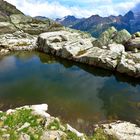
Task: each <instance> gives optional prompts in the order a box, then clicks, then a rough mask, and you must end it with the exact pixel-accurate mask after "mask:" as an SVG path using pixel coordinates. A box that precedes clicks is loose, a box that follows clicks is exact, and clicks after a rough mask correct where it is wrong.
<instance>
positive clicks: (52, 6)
mask: <svg viewBox="0 0 140 140" xmlns="http://www.w3.org/2000/svg"><path fill="white" fill-rule="evenodd" d="M6 1H8V2H9V3H12V4H13V5H15V6H16V7H17V8H18V9H20V10H21V11H22V12H24V13H25V14H28V15H31V16H38V15H41V16H46V17H50V18H57V17H64V16H66V15H74V16H76V17H89V16H91V15H93V14H99V15H101V16H108V15H118V14H124V13H126V12H127V11H129V10H130V9H132V8H134V7H135V6H136V4H137V3H138V2H139V0H131V1H129V0H127V1H126V2H119V3H115V4H114V3H113V1H112V0H94V2H93V0H88V1H83V0H77V1H76V2H77V3H80V2H81V3H83V4H86V6H85V7H83V6H82V7H79V6H77V5H75V6H68V5H66V4H65V3H66V2H68V1H69V0H66V1H64V0H58V1H52V2H48V1H42V0H36V1H35V0H34V1H33V0H22V2H21V1H20V0H6ZM59 1H61V2H63V1H64V4H62V3H59ZM72 1H73V0H71V2H72Z"/></svg>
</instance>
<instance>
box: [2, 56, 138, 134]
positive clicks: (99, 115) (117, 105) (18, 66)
mask: <svg viewBox="0 0 140 140" xmlns="http://www.w3.org/2000/svg"><path fill="white" fill-rule="evenodd" d="M3 66H5V67H3ZM1 69H3V70H1ZM39 103H47V104H48V105H49V112H50V113H51V114H53V115H55V116H59V117H61V118H62V119H63V120H64V121H66V122H69V123H70V124H72V125H73V126H74V127H76V128H77V129H79V130H82V131H88V132H89V130H90V128H92V127H93V124H95V123H97V122H99V121H105V120H108V119H109V120H114V119H122V120H127V121H132V122H136V123H137V124H139V121H140V118H139V116H140V111H139V108H140V85H139V80H134V79H133V78H130V77H125V78H122V76H121V75H119V74H115V75H114V74H113V73H112V72H110V71H106V70H103V69H98V68H93V67H89V66H86V65H81V64H78V63H73V62H71V61H66V60H62V59H59V58H54V57H53V56H49V55H46V54H41V53H22V54H21V53H16V54H13V55H10V56H7V57H4V58H1V59H0V109H2V110H6V109H8V108H14V107H17V106H21V105H25V104H39ZM87 128H88V129H87ZM91 130H92V129H91Z"/></svg>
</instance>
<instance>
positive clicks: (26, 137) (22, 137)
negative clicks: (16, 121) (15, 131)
mask: <svg viewBox="0 0 140 140" xmlns="http://www.w3.org/2000/svg"><path fill="white" fill-rule="evenodd" d="M19 140H30V136H29V135H28V134H25V133H22V134H21V135H20V138H19Z"/></svg>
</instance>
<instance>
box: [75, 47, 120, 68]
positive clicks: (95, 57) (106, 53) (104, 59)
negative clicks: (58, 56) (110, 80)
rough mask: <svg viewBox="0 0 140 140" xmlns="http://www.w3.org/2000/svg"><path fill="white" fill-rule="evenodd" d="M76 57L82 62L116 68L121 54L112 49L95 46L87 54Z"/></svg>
mask: <svg viewBox="0 0 140 140" xmlns="http://www.w3.org/2000/svg"><path fill="white" fill-rule="evenodd" d="M76 59H77V61H79V62H81V63H87V64H88V65H93V66H97V67H101V68H105V69H109V70H114V69H115V68H116V67H117V64H118V60H119V59H120V54H119V53H117V52H113V51H110V50H105V49H100V48H98V47H93V48H92V49H90V50H88V51H87V53H86V54H85V55H83V56H80V57H77V58H76Z"/></svg>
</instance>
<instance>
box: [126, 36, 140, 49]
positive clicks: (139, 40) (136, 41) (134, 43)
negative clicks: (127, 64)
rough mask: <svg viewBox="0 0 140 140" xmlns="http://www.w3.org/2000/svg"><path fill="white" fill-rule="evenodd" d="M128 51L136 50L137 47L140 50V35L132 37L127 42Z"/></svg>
mask: <svg viewBox="0 0 140 140" xmlns="http://www.w3.org/2000/svg"><path fill="white" fill-rule="evenodd" d="M125 48H126V50H127V51H134V50H135V49H138V50H140V37H136V38H132V39H130V40H129V41H128V42H126V43H125Z"/></svg>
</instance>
